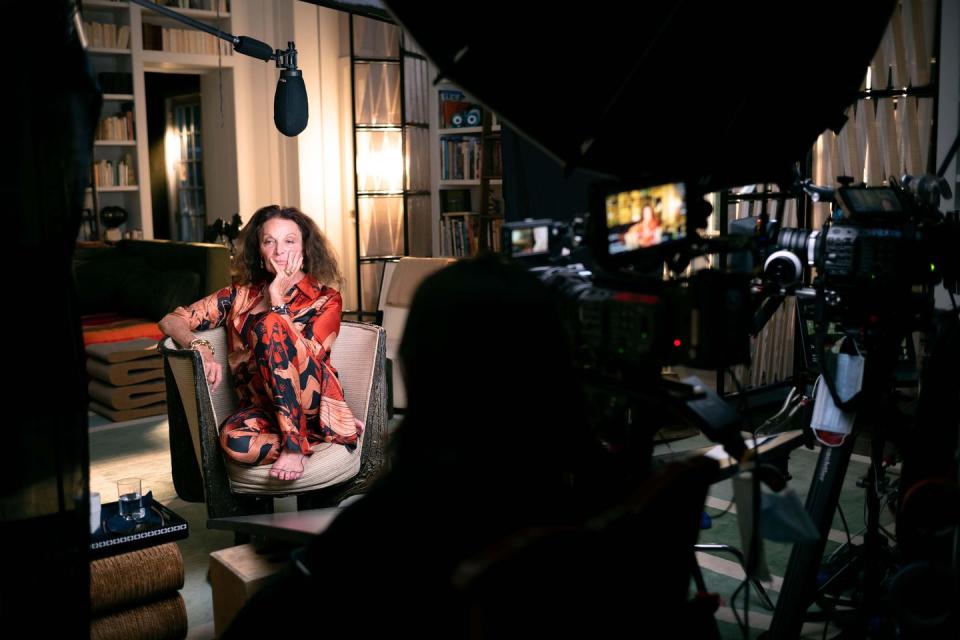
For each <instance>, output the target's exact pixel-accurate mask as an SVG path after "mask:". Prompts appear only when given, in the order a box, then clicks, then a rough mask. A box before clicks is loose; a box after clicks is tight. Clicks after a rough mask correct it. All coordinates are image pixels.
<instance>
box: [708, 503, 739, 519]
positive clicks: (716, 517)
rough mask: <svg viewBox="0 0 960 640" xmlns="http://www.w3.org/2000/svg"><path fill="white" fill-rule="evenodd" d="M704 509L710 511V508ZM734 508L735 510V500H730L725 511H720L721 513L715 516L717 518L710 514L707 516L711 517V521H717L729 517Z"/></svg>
mask: <svg viewBox="0 0 960 640" xmlns="http://www.w3.org/2000/svg"><path fill="white" fill-rule="evenodd" d="M704 508H706V509H709V508H710V507H704ZM732 508H733V500H729V501H727V506H725V507H724V508H723V510H722V511H720V513H718V514H717V515H715V516H714V515H710V514H709V513H708V514H707V515H708V516H710V519H711V520H717V519H719V518H722V517H723V516H725V515H727V514H728V513H730V509H732Z"/></svg>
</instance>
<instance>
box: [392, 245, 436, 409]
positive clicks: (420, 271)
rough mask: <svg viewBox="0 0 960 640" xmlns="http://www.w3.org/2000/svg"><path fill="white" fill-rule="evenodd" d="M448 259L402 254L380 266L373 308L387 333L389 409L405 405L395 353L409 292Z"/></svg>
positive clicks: (401, 333) (411, 293) (400, 335)
mask: <svg viewBox="0 0 960 640" xmlns="http://www.w3.org/2000/svg"><path fill="white" fill-rule="evenodd" d="M452 262H454V260H453V258H412V257H404V258H400V260H399V261H397V262H388V263H386V265H385V266H384V274H383V282H381V285H380V300H379V302H378V304H377V310H378V315H379V316H380V322H381V324H382V325H383V328H384V330H385V331H386V333H387V336H386V337H387V360H388V361H389V362H390V366H389V367H388V369H389V376H390V377H389V378H388V383H389V385H390V394H389V396H390V399H391V402H392V405H391V407H390V409H391V413H392V412H393V411H394V410H399V411H404V410H405V409H406V408H407V392H406V388H405V387H404V385H403V373H402V371H401V370H400V366H399V362H398V361H397V356H398V354H399V351H400V340H401V339H402V338H403V329H404V327H405V326H406V324H407V315H408V313H409V311H410V303H411V302H412V301H413V294H414V293H415V292H416V290H417V287H419V286H420V283H421V282H423V280H424V279H425V278H426V277H427V276H429V275H430V274H432V273H433V272H435V271H438V270H440V269H442V268H443V267H445V266H447V265H448V264H450V263H452Z"/></svg>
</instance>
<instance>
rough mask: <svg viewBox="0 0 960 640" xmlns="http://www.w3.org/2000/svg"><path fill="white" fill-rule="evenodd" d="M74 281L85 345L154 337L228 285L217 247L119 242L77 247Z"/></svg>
mask: <svg viewBox="0 0 960 640" xmlns="http://www.w3.org/2000/svg"><path fill="white" fill-rule="evenodd" d="M73 270H74V278H75V282H76V287H77V297H78V302H79V308H80V314H81V316H82V321H83V325H84V342H85V344H88V345H89V344H94V343H100V342H117V341H121V340H129V339H132V338H137V337H156V338H158V339H159V337H160V335H159V333H158V332H159V330H158V329H157V328H156V322H157V321H158V320H160V318H162V317H163V316H164V315H165V314H166V313H168V312H169V311H171V310H172V309H174V308H175V307H177V306H180V305H186V304H190V303H191V302H194V301H196V300H198V299H200V298H201V297H203V296H205V295H207V294H208V293H211V292H213V291H216V290H217V289H220V288H222V287H225V286H227V285H228V284H229V283H230V254H229V252H228V251H227V248H226V247H225V246H223V245H219V244H208V243H193V242H171V241H169V240H122V241H120V242H118V243H116V244H113V245H105V244H95V245H86V246H80V247H78V248H77V250H76V252H75V253H74V261H73Z"/></svg>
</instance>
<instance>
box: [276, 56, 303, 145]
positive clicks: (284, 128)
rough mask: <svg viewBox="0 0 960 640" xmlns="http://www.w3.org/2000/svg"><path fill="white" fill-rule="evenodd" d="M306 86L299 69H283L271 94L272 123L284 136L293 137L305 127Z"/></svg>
mask: <svg viewBox="0 0 960 640" xmlns="http://www.w3.org/2000/svg"><path fill="white" fill-rule="evenodd" d="M307 117H308V114H307V88H306V87H305V86H304V84H303V74H302V73H301V72H300V70H299V69H283V70H282V71H281V72H280V78H279V79H278V80H277V92H276V93H275V94H274V96H273V123H274V124H275V125H277V129H278V130H279V131H280V133H282V134H283V135H285V136H289V137H293V136H296V135H297V134H299V133H300V132H301V131H303V130H304V129H306V128H307Z"/></svg>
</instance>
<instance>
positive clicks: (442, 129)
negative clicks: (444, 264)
mask: <svg viewBox="0 0 960 640" xmlns="http://www.w3.org/2000/svg"><path fill="white" fill-rule="evenodd" d="M434 75H435V74H434ZM444 91H459V92H460V93H462V94H463V95H464V100H465V101H467V102H473V103H476V100H474V99H473V98H472V97H471V96H470V95H469V94H468V93H467V92H466V91H464V90H463V89H461V88H460V87H458V86H456V85H455V84H452V83H449V82H441V83H438V84H437V85H434V86H432V87H431V90H430V107H429V109H430V142H431V145H432V146H431V154H430V157H431V177H432V183H433V184H435V185H437V192H436V193H435V194H433V196H432V200H433V202H432V207H431V213H432V221H433V225H434V229H436V230H437V232H436V233H434V242H433V255H435V256H441V255H450V253H449V251H450V249H451V244H456V243H455V242H453V241H452V240H451V239H450V238H445V236H448V235H450V225H451V224H456V225H463V224H472V223H469V222H467V218H471V217H473V216H468V215H465V213H466V212H464V211H459V210H458V211H455V212H451V213H448V214H447V215H446V216H445V215H444V214H443V213H441V211H442V209H443V204H442V203H443V202H444V199H445V195H444V192H448V191H451V190H455V189H457V190H465V191H467V192H468V193H469V199H470V205H469V212H472V213H474V214H480V213H484V214H485V213H487V212H486V203H484V202H481V195H482V193H483V186H484V185H483V183H484V179H483V176H482V175H477V176H476V177H465V178H449V177H444V176H445V175H448V172H447V173H445V172H444V167H443V163H444V152H443V145H444V143H443V141H444V140H445V139H450V138H456V137H461V136H462V137H465V138H476V139H477V140H478V143H477V149H478V152H479V153H480V154H482V153H483V145H484V144H489V143H490V141H489V140H485V139H484V138H483V127H482V126H463V127H451V126H448V123H445V122H442V121H441V120H442V116H441V106H440V94H441V92H444ZM441 125H445V126H441ZM490 130H491V132H496V131H499V130H500V125H499V121H498V120H497V119H496V117H495V116H494V119H493V122H492V126H491V129H490ZM448 151H449V148H448ZM486 183H487V188H488V189H489V190H490V194H491V195H492V196H493V197H494V198H495V199H497V200H499V201H500V202H501V213H502V202H503V180H502V178H486ZM458 209H459V208H458ZM445 218H446V220H445ZM476 219H479V216H477V218H476ZM478 226H479V224H478ZM460 246H461V247H462V243H461V245H460ZM457 255H463V254H460V253H457Z"/></svg>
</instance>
